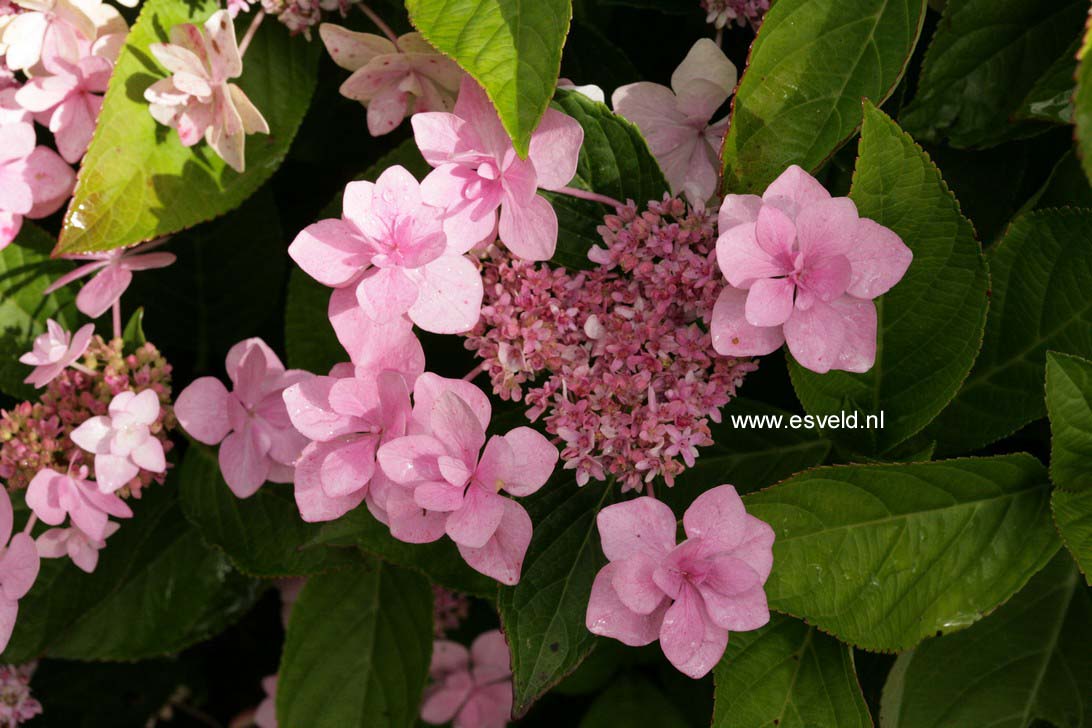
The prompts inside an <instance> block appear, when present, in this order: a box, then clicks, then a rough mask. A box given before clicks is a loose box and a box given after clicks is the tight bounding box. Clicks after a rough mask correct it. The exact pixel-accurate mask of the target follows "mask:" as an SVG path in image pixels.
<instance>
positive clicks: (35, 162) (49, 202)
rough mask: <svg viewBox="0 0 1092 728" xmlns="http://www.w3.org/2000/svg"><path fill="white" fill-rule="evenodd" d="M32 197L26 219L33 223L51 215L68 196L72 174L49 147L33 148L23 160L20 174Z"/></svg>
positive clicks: (74, 178) (72, 181)
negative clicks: (24, 167)
mask: <svg viewBox="0 0 1092 728" xmlns="http://www.w3.org/2000/svg"><path fill="white" fill-rule="evenodd" d="M24 178H25V179H26V182H27V184H29V185H30V191H31V194H32V196H33V197H34V206H33V207H32V208H31V209H30V212H28V213H27V217H29V218H31V219H37V218H40V217H46V216H47V215H52V214H53V213H54V212H56V211H57V210H59V209H60V208H61V205H63V204H64V203H65V202H66V201H67V200H68V198H69V197H71V195H72V189H73V188H74V187H75V186H76V173H75V172H73V171H72V168H71V167H69V166H68V164H66V163H65V161H64V160H63V159H61V157H60V155H58V154H57V153H56V152H54V151H53V150H52V149H50V148H49V147H44V146H42V147H37V148H36V149H35V150H34V151H33V152H31V153H30V156H29V157H27V169H26V172H25V173H24Z"/></svg>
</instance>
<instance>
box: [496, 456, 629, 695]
mask: <svg viewBox="0 0 1092 728" xmlns="http://www.w3.org/2000/svg"><path fill="white" fill-rule="evenodd" d="M613 490H614V486H613V485H607V484H603V483H598V482H592V483H589V484H588V485H587V486H585V487H583V488H580V487H578V486H577V485H576V481H575V480H574V479H573V477H572V476H571V474H570V473H569V472H568V471H564V474H563V475H560V476H555V478H554V479H553V480H551V481H550V482H549V483H547V484H546V486H545V487H543V488H542V490H540V491H539V492H538V493H536V494H535V495H534V496H532V497H531V498H526V499H523V500H522V501H521V503H523V505H524V506H526V508H527V512H528V513H529V514H530V515H531V521H532V522H533V523H534V524H535V532H534V536H533V537H532V538H531V546H530V548H528V550H527V557H526V558H525V559H524V561H523V574H522V575H521V576H520V581H519V584H517V585H516V586H514V587H508V588H502V589H501V590H500V595H499V597H498V599H497V606H498V609H499V611H500V617H501V624H502V625H503V628H504V634H505V637H506V638H507V639H508V647H509V649H510V650H511V651H512V673H513V676H512V677H513V687H514V693H515V699H514V702H513V714H514V715H516V716H521V715H523V714H525V713H526V712H527V710H528V709H529V708H530V707H531V704H532V703H533V702H534V701H535V700H537V699H538V698H539V697H541V696H542V695H543V694H545V693H546V691H548V690H549V689H550V688H552V687H553V686H554V685H556V684H557V683H558V682H560V681H561V679H562V678H564V677H565V676H566V675H568V674H569V673H570V672H572V671H573V670H575V669H576V667H577V666H578V665H579V664H580V662H581V661H582V660H583V659H584V658H585V657H587V656H588V653H589V652H591V650H592V648H593V647H594V646H595V641H596V637H595V636H594V635H593V634H592V633H591V632H589V631H588V629H587V627H585V626H584V616H585V614H586V612H587V609H588V595H590V594H591V585H592V581H594V580H595V575H596V573H598V571H599V569H600V568H601V567H602V566H603V564H605V563H606V559H605V557H604V556H603V551H602V549H601V548H600V546H599V532H598V530H597V529H596V527H595V515H596V513H598V512H599V511H600V510H601V509H602V508H603V507H605V506H606V505H608V504H609V503H610V501H611V499H612V492H613Z"/></svg>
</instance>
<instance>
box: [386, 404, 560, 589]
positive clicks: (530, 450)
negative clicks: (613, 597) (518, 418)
mask: <svg viewBox="0 0 1092 728" xmlns="http://www.w3.org/2000/svg"><path fill="white" fill-rule="evenodd" d="M418 391H420V388H415V401H414V410H413V415H412V417H411V421H410V433H411V434H409V435H407V436H406V437H401V438H398V439H395V440H392V441H390V442H387V443H385V444H384V445H383V446H382V447H380V449H379V463H380V465H381V467H382V468H383V472H384V473H386V474H387V477H389V478H390V479H391V480H393V481H394V482H395V483H397V484H399V485H402V486H403V487H405V488H407V489H410V490H411V491H412V493H413V500H414V503H416V505H417V506H418V507H419V508H422V509H424V510H426V511H429V512H431V513H433V514H444V515H443V524H444V532H446V533H447V535H448V536H449V537H450V538H451V540H452V541H454V542H455V543H456V544H457V545H458V547H459V553H461V554H462V556H463V558H464V559H465V560H466V562H467V563H468V564H470V566H471V567H473V568H474V569H476V570H478V571H480V572H481V573H483V574H486V575H487V576H491V577H493V578H494V579H496V580H497V581H500V582H501V583H503V584H515V583H517V582H518V581H519V575H520V570H521V568H522V565H523V557H524V555H525V553H526V551H527V545H528V544H529V543H530V540H531V519H530V518H529V517H528V515H527V512H526V511H525V510H524V509H523V506H521V505H519V504H518V503H516V502H515V501H514V500H512V499H511V498H505V497H504V496H502V495H500V492H501V491H502V490H503V491H506V492H507V493H509V494H510V495H514V496H526V495H530V494H532V493H534V492H535V491H537V490H538V489H539V488H541V487H542V486H543V485H544V484H545V483H546V481H547V480H548V479H549V477H550V475H551V473H553V469H554V466H555V465H556V464H557V460H558V452H557V448H556V447H554V446H553V445H551V444H550V442H549V441H548V440H547V439H546V438H545V437H543V436H542V435H541V434H539V433H538V432H536V431H535V430H532V429H531V428H529V427H517V428H515V429H513V430H511V431H509V432H508V434H506V435H503V436H499V435H498V436H493V437H491V438H490V439H489V441H488V442H486V427H487V426H488V424H489V418H490V412H489V406H488V399H486V398H485V395H484V394H482V393H481V392H480V390H479V392H478V395H479V396H476V397H475V398H473V399H472V400H471V401H469V402H468V401H467V399H464V397H462V396H460V394H459V392H458V390H457V389H455V388H454V387H450V386H448V387H443V388H437V389H436V390H434V392H432V393H431V394H430V396H428V397H417V393H418ZM417 433H422V434H417ZM483 445H484V446H485V449H484V451H483V450H482V446H483ZM392 519H393V516H392ZM437 536H438V534H437Z"/></svg>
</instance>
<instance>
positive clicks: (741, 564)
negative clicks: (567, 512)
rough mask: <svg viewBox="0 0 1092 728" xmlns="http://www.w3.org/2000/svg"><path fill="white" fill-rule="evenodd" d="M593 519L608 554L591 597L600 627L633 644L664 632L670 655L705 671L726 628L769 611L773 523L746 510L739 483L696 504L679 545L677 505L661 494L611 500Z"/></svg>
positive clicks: (720, 649)
mask: <svg viewBox="0 0 1092 728" xmlns="http://www.w3.org/2000/svg"><path fill="white" fill-rule="evenodd" d="M596 523H597V524H598V526H599V535H600V537H601V538H602V542H603V553H605V554H606V556H607V559H608V560H609V561H610V563H608V564H607V565H606V566H604V567H603V568H602V569H600V571H599V574H598V575H596V577H595V582H594V584H593V585H592V591H591V597H590V598H589V600H588V613H587V619H586V622H587V626H588V629H589V630H590V631H592V632H593V633H595V634H598V635H603V636H605V637H613V638H615V639H617V640H620V641H621V642H623V643H625V644H627V645H630V646H639V645H647V644H649V643H651V642H654V641H656V640H657V639H659V640H660V647H661V648H662V649H663V651H664V655H666V656H667V659H668V660H670V661H671V664H673V665H674V666H675V667H676V668H678V669H679V670H680V671H681V672H683V673H685V674H686V675H689V676H690V677H693V678H699V677H702V676H703V675H705V674H706V673H708V672H709V671H710V670H711V669H713V666H714V665H716V664H717V662H719V661H720V658H721V656H722V655H723V654H724V648H725V647H726V646H727V645H728V632H729V631H732V632H745V631H749V630H752V629H758V628H759V627H761V626H762V625H764V624H766V622H768V621H769V619H770V613H769V610H768V608H767V606H766V593H765V591H764V589H763V585H764V584H765V583H766V579H767V577H769V575H770V569H771V567H772V566H773V551H772V546H773V541H774V533H773V529H771V528H770V527H769V526H768V525H767V524H766V523H764V522H762V521H760V520H758V519H757V518H755V517H754V516H751V515H749V514H748V513H747V512H746V510H744V507H743V501H742V500H740V497H739V495H737V494H736V489H735V488H733V487H732V486H730V485H721V486H718V487H716V488H713V489H712V490H708V491H706V492H705V493H702V494H701V495H700V496H698V498H696V499H695V500H694V502H693V503H691V504H690V507H689V508H687V509H686V513H685V514H684V515H683V530H684V531H685V532H686V536H687V538H686V540H684V541H683V542H682V543H680V544H678V545H676V544H675V532H676V522H675V514H674V513H672V512H671V509H670V508H669V507H668V506H667V505H665V504H664V503H663V502H661V501H658V500H655V499H654V498H648V497H641V498H636V499H634V500H631V501H626V502H624V503H618V504H616V505H613V506H608V507H606V508H604V509H603V510H602V511H600V512H599V515H598V516H597V518H596Z"/></svg>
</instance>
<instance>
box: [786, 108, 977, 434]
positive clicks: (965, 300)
mask: <svg viewBox="0 0 1092 728" xmlns="http://www.w3.org/2000/svg"><path fill="white" fill-rule="evenodd" d="M850 197H851V198H852V199H853V201H854V202H856V203H857V208H858V209H859V210H860V213H861V217H868V218H872V219H873V220H875V221H876V222H878V223H880V224H881V225H885V226H887V227H889V228H891V229H892V230H894V231H895V232H896V233H898V234H899V236H900V237H901V238H902V239H903V242H905V243H906V244H907V245H908V246H909V247H910V249H911V250H912V251H913V252H914V260H913V262H912V263H911V264H910V269H909V270H908V271H907V273H906V276H905V277H904V278H903V280H901V281H900V282H899V283H898V284H897V285H896V286H895V287H894V288H893V289H892V290H891V291H890V292H888V293H887V294H885V295H884V296H883V297H881V298H879V299H877V301H876V311H877V315H878V341H877V347H876V364H875V365H874V366H873V367H872V369H871V370H869V371H868V372H865V373H863V374H853V373H849V372H830V373H828V374H816V373H815V372H812V371H809V370H807V369H804V368H803V367H801V366H800V365H798V364H797V363H796V362H795V361H794V362H792V364H791V366H790V372H791V374H792V382H793V386H794V388H795V389H796V393H797V396H799V397H800V401H801V402H802V403H803V405H804V408H805V409H806V410H807V411H808V412H810V413H812V414H815V415H830V414H833V413H837V412H839V411H840V410H842V409H844V405H845V404H847V403H852V404H853V405H854V406H855V408H857V409H858V410H859V416H860V417H862V418H863V417H864V416H865V415H869V414H875V415H878V414H880V413H881V412H882V413H883V415H884V423H883V428H882V429H880V428H874V427H872V428H869V427H862V428H858V429H838V430H831V431H829V432H828V434H829V436H830V437H832V438H834V439H835V440H836V441H838V442H840V443H844V444H847V445H849V446H851V447H853V448H855V449H857V450H859V451H862V452H866V453H882V452H885V451H888V450H890V449H891V448H893V447H895V446H896V445H898V444H899V443H901V442H903V441H904V440H906V439H907V438H909V437H911V436H912V435H914V434H915V433H917V432H918V431H920V430H921V429H922V428H923V427H925V426H926V425H927V424H929V422H930V421H932V420H933V418H935V417H936V416H937V414H938V413H940V411H941V410H942V409H944V407H945V406H946V405H947V404H948V403H949V402H950V401H951V400H952V398H953V397H954V396H955V394H956V392H957V391H958V390H959V387H960V385H961V384H962V383H963V380H964V378H965V377H966V376H967V372H969V371H970V369H971V366H972V365H973V364H974V360H975V355H976V354H977V353H978V347H979V344H980V343H981V341H982V330H983V326H984V325H985V321H986V309H987V302H988V295H989V294H988V290H987V289H988V287H989V276H988V275H987V273H986V262H985V260H984V259H983V256H982V251H981V249H980V248H979V245H978V242H977V241H976V240H975V237H974V229H973V228H972V227H971V224H970V222H968V221H967V219H966V218H965V217H963V215H962V214H961V213H960V210H959V203H958V202H957V201H956V199H955V197H954V196H953V195H952V193H951V192H950V191H949V190H948V187H947V186H946V185H945V184H944V180H942V179H941V177H940V172H939V171H937V168H936V166H934V165H933V163H932V162H931V161H930V160H929V157H928V156H927V155H926V154H925V153H924V152H923V151H922V150H921V148H920V147H918V146H917V145H916V144H915V143H914V141H913V140H912V139H911V138H910V137H909V136H907V135H906V133H905V132H903V131H902V130H900V129H899V127H898V126H897V125H896V124H895V122H893V121H892V120H891V119H890V118H888V117H887V116H886V115H885V114H884V113H883V112H882V111H880V110H878V109H876V108H875V107H874V106H872V105H871V104H866V106H865V115H864V128H863V130H862V132H861V144H860V157H859V158H858V160H857V170H856V173H855V174H854V178H853V189H852V190H851V192H850Z"/></svg>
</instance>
